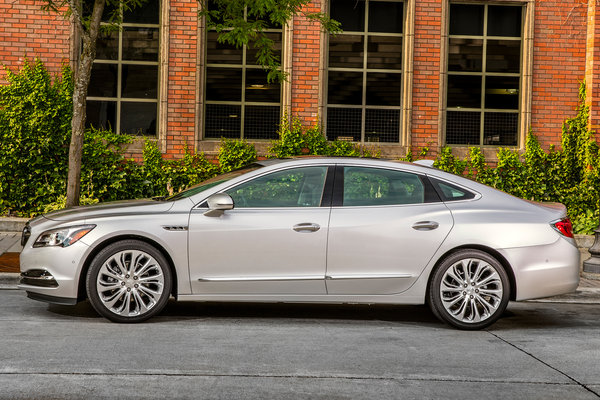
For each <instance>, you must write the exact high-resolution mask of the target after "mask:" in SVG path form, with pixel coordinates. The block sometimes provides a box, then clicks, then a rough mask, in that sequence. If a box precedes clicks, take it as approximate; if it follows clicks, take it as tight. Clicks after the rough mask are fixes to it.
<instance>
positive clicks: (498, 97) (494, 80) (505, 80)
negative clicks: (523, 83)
mask: <svg viewBox="0 0 600 400" xmlns="http://www.w3.org/2000/svg"><path fill="white" fill-rule="evenodd" d="M485 108H500V109H507V110H518V109H519V77H518V76H516V77H512V76H488V77H487V78H486V81H485Z"/></svg>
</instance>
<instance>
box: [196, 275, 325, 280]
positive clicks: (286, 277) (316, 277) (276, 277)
mask: <svg viewBox="0 0 600 400" xmlns="http://www.w3.org/2000/svg"><path fill="white" fill-rule="evenodd" d="M323 279H325V277H324V276H323V275H306V276H249V277H235V278H230V277H220V276H215V277H210V278H200V279H198V281H200V282H260V281H322V280H323Z"/></svg>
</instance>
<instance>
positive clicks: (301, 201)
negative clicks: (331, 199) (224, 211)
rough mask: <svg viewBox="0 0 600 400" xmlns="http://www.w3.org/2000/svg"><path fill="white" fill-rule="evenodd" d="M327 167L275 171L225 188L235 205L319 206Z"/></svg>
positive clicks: (255, 206) (252, 206)
mask: <svg viewBox="0 0 600 400" xmlns="http://www.w3.org/2000/svg"><path fill="white" fill-rule="evenodd" d="M326 175H327V167H303V168H293V169H288V170H284V171H278V172H274V173H271V174H268V175H265V176H261V177H258V178H255V179H253V180H251V181H250V182H245V183H242V184H240V185H238V186H236V187H234V188H232V189H229V190H227V191H226V193H227V194H228V195H230V196H231V198H232V199H233V202H234V204H235V208H271V207H319V206H320V205H321V198H322V196H323V188H324V186H325V176H326Z"/></svg>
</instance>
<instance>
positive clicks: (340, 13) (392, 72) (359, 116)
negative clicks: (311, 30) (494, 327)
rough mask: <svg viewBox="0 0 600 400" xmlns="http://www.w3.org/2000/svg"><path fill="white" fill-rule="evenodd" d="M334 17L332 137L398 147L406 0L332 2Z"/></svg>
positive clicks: (330, 58)
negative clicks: (338, 27) (336, 24)
mask: <svg viewBox="0 0 600 400" xmlns="http://www.w3.org/2000/svg"><path fill="white" fill-rule="evenodd" d="M330 15H331V17H332V18H333V19H335V20H337V21H339V22H340V23H341V24H342V29H343V32H342V33H339V34H336V35H330V37H329V50H328V68H327V74H328V78H327V109H326V112H327V127H326V128H327V138H328V139H329V140H352V141H355V142H390V143H398V142H399V140H400V122H401V121H400V119H401V117H400V115H401V108H402V104H401V88H402V50H403V21H404V2H402V1H397V0H378V1H374V0H331V3H330Z"/></svg>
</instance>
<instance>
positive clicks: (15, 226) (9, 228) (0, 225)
mask: <svg viewBox="0 0 600 400" xmlns="http://www.w3.org/2000/svg"><path fill="white" fill-rule="evenodd" d="M27 221H29V218H16V217H0V232H21V231H22V230H23V228H24V227H25V224H26V223H27Z"/></svg>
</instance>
